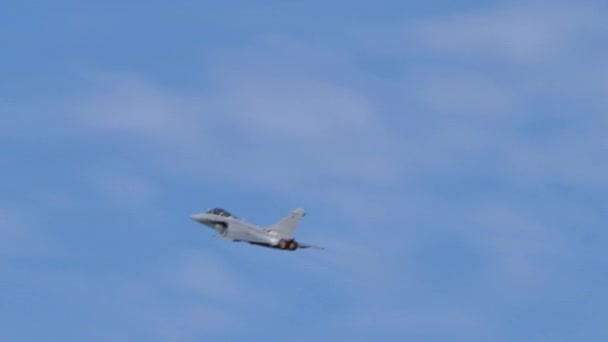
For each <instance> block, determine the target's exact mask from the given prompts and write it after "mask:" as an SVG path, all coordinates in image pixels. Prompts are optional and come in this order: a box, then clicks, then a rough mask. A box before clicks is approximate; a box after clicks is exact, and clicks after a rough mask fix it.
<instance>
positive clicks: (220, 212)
mask: <svg viewBox="0 0 608 342" xmlns="http://www.w3.org/2000/svg"><path fill="white" fill-rule="evenodd" d="M207 214H214V215H219V216H223V217H234V218H237V217H236V216H234V215H232V214H231V213H229V212H228V211H226V210H224V209H222V208H213V209H211V210H208V211H207Z"/></svg>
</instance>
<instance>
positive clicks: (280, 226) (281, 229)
mask: <svg viewBox="0 0 608 342" xmlns="http://www.w3.org/2000/svg"><path fill="white" fill-rule="evenodd" d="M304 215H306V213H305V212H304V209H302V208H298V209H294V210H292V211H291V212H290V213H289V215H287V216H285V217H284V218H282V219H281V220H279V222H277V223H275V224H273V225H272V226H270V227H268V229H270V230H272V231H275V232H277V234H279V235H280V236H281V237H284V238H291V236H292V235H293V232H294V230H296V226H297V225H298V222H299V221H300V219H301V218H302V216H304Z"/></svg>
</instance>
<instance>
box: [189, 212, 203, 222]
mask: <svg viewBox="0 0 608 342" xmlns="http://www.w3.org/2000/svg"><path fill="white" fill-rule="evenodd" d="M190 218H191V219H193V220H194V221H198V220H200V219H201V214H192V215H190Z"/></svg>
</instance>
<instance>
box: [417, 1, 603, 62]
mask: <svg viewBox="0 0 608 342" xmlns="http://www.w3.org/2000/svg"><path fill="white" fill-rule="evenodd" d="M600 22H601V16H599V15H597V13H596V12H594V11H593V9H592V8H589V7H586V6H585V5H584V4H580V5H577V6H572V5H571V4H568V5H566V4H560V3H559V2H557V3H546V2H535V3H534V2H533V3H526V4H522V3H519V4H518V3H515V4H509V5H500V6H495V7H492V8H488V9H483V10H476V11H470V12H465V13H457V14H451V15H447V16H441V17H437V18H433V19H430V20H429V19H424V20H422V21H421V22H420V23H417V24H414V30H413V32H414V33H415V35H416V36H417V37H418V39H420V42H421V43H422V44H423V46H425V47H427V48H429V49H432V50H434V51H435V52H436V53H437V54H452V55H454V54H455V55H459V56H463V57H467V58H474V59H479V58H481V59H482V60H483V59H485V58H491V59H495V60H504V61H507V62H515V63H525V64H528V63H546V62H547V61H548V60H555V59H558V60H562V59H563V57H564V53H565V54H566V55H569V54H570V53H569V52H568V50H569V49H570V48H571V47H573V46H577V45H578V44H579V41H578V40H580V39H581V37H583V39H584V35H585V34H587V33H589V32H593V30H595V29H596V28H597V27H598V26H597V25H598V24H599V23H600ZM583 43H587V42H583Z"/></svg>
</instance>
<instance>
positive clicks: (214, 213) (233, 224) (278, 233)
mask: <svg viewBox="0 0 608 342" xmlns="http://www.w3.org/2000/svg"><path fill="white" fill-rule="evenodd" d="M304 215H306V214H305V212H304V209H300V208H299V209H294V210H292V211H291V212H290V213H289V214H288V215H287V216H286V217H284V218H282V219H281V220H279V221H278V222H277V223H275V224H273V225H271V226H268V227H261V226H258V225H254V224H252V223H249V222H247V221H245V220H243V219H240V218H238V217H236V216H234V215H232V214H231V213H229V212H228V211H226V210H224V209H221V208H214V209H211V210H208V211H206V212H204V213H198V214H194V215H192V216H191V217H192V219H193V220H195V221H197V222H199V223H202V224H204V225H206V226H208V227H210V228H212V229H213V230H215V231H216V232H217V234H218V236H220V237H222V238H224V239H227V240H231V241H235V242H239V241H242V242H247V243H250V244H252V245H258V246H264V247H269V248H276V249H282V250H288V251H295V250H296V249H298V248H310V247H315V248H319V247H316V246H312V245H308V244H303V243H299V242H297V241H296V240H295V239H294V238H293V232H294V231H295V228H296V226H297V224H298V222H299V220H300V218H302V216H304Z"/></svg>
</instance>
